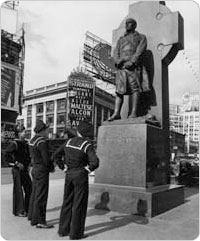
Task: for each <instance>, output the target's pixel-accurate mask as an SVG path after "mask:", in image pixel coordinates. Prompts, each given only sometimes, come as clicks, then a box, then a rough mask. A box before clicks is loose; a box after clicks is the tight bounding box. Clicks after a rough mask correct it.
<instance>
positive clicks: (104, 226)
mask: <svg viewBox="0 0 200 241" xmlns="http://www.w3.org/2000/svg"><path fill="white" fill-rule="evenodd" d="M110 220H111V221H108V222H103V223H98V224H93V225H90V226H87V227H86V228H85V231H90V230H94V229H98V230H96V231H90V232H87V235H89V236H93V235H97V234H100V233H103V232H106V231H109V230H112V229H116V228H119V227H123V226H126V225H128V224H130V223H137V224H142V225H145V224H148V222H149V220H148V218H146V217H141V216H137V215H122V216H114V217H110Z"/></svg>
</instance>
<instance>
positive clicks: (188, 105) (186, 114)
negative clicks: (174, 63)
mask: <svg viewBox="0 0 200 241" xmlns="http://www.w3.org/2000/svg"><path fill="white" fill-rule="evenodd" d="M199 106H200V99H199V93H191V92H189V93H185V94H184V95H183V105H182V106H179V107H178V106H175V105H170V130H171V131H175V132H178V133H181V134H184V135H185V136H186V151H187V152H188V153H191V152H197V150H198V149H199V141H200V137H199V134H200V111H199Z"/></svg>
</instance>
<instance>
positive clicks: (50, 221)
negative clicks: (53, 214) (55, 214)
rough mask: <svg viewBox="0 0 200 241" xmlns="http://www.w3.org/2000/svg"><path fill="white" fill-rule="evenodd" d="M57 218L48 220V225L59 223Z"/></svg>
mask: <svg viewBox="0 0 200 241" xmlns="http://www.w3.org/2000/svg"><path fill="white" fill-rule="evenodd" d="M59 220H60V219H59V218H54V219H51V220H48V221H47V223H48V224H50V225H56V224H59Z"/></svg>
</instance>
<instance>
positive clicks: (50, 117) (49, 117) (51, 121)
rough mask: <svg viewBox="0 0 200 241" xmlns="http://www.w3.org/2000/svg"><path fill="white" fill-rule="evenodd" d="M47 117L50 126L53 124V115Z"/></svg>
mask: <svg viewBox="0 0 200 241" xmlns="http://www.w3.org/2000/svg"><path fill="white" fill-rule="evenodd" d="M46 117H47V118H46V123H47V124H48V125H50V126H53V115H47V116H46Z"/></svg>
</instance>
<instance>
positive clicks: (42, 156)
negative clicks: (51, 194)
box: [28, 120, 54, 228]
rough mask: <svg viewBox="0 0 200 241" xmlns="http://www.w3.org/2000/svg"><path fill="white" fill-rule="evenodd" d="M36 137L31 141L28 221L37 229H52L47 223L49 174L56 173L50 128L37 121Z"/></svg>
mask: <svg viewBox="0 0 200 241" xmlns="http://www.w3.org/2000/svg"><path fill="white" fill-rule="evenodd" d="M34 131H35V133H36V135H35V136H34V137H33V138H32V139H31V140H30V143H29V147H30V153H31V159H32V160H31V161H32V165H33V169H32V177H33V188H32V189H33V190H32V194H31V200H30V206H29V212H28V220H30V221H31V225H36V227H37V228H52V227H53V225H48V224H47V223H46V207H47V199H48V190H49V173H50V172H53V171H54V165H53V162H52V161H51V158H50V154H49V148H48V144H47V141H46V139H47V136H48V126H47V125H46V124H45V123H44V122H43V121H41V120H37V122H36V126H35V129H34Z"/></svg>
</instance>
